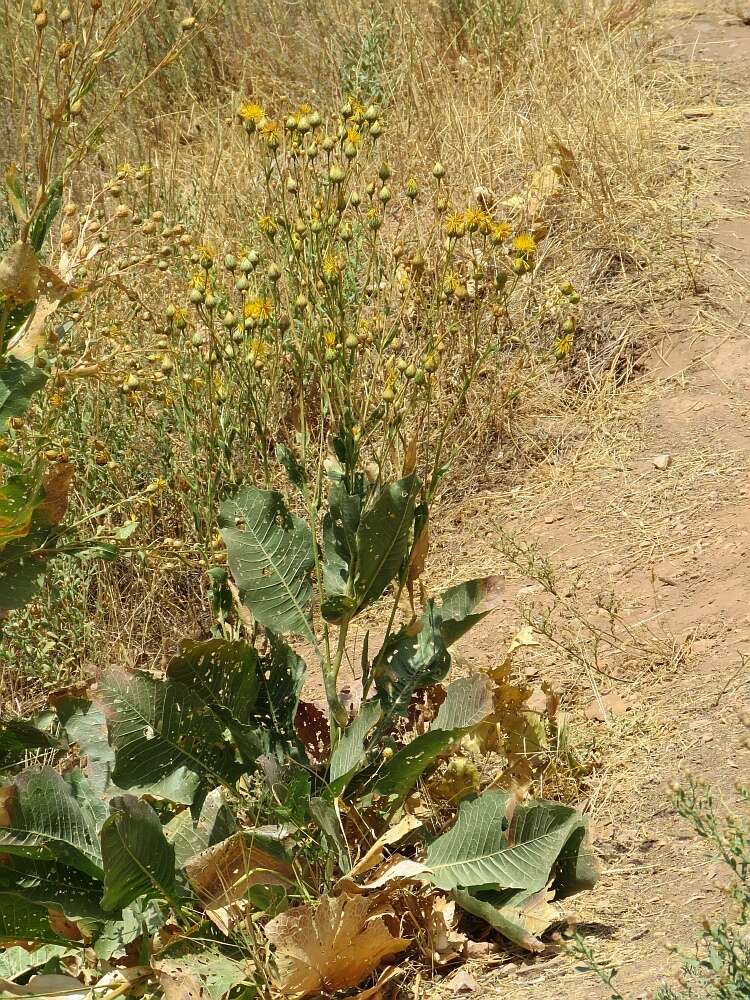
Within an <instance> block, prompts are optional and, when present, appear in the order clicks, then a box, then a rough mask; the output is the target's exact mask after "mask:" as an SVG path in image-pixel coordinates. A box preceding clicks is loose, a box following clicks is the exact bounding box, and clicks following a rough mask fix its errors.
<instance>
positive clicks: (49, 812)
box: [0, 767, 102, 878]
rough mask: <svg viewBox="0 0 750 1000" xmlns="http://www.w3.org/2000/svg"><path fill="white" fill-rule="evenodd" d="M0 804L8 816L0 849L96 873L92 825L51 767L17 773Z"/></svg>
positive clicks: (97, 858)
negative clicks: (8, 793) (5, 799)
mask: <svg viewBox="0 0 750 1000" xmlns="http://www.w3.org/2000/svg"><path fill="white" fill-rule="evenodd" d="M11 787H12V788H13V789H14V790H13V792H12V793H11V795H10V797H9V798H8V800H7V802H6V803H5V805H6V809H7V811H8V814H9V817H10V821H9V823H8V825H7V826H3V827H0V854H1V853H6V854H16V855H22V856H24V857H28V858H36V859H38V860H42V861H44V860H47V861H53V860H56V861H60V862H62V863H63V864H66V865H70V866H72V867H73V868H76V869H78V870H79V871H82V872H84V873H85V874H87V875H91V876H93V877H94V878H100V877H101V874H102V867H101V854H100V851H99V841H98V837H97V835H96V827H95V825H94V824H93V823H92V822H91V820H90V818H89V817H87V816H86V815H85V814H84V812H83V810H82V809H81V807H80V805H79V804H78V802H77V801H76V798H75V795H74V793H73V789H72V788H71V785H70V784H69V783H68V782H67V781H65V779H64V778H62V777H61V776H60V775H59V774H58V773H57V771H55V770H54V769H53V768H51V767H43V768H41V769H40V770H35V771H26V772H24V773H23V774H20V775H19V776H18V777H17V778H16V780H15V784H14V785H13V786H11Z"/></svg>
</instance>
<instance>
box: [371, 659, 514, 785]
mask: <svg viewBox="0 0 750 1000" xmlns="http://www.w3.org/2000/svg"><path fill="white" fill-rule="evenodd" d="M492 692H493V685H492V681H491V680H490V678H489V677H486V676H485V675H483V674H478V675H476V676H475V677H462V678H460V679H459V680H457V681H454V682H453V683H452V684H451V685H450V687H449V688H448V692H447V694H446V696H445V701H444V702H443V704H442V705H441V706H440V710H439V712H438V714H437V718H436V719H435V721H434V722H433V724H432V726H431V727H430V729H429V731H428V732H426V733H423V734H422V735H421V736H418V737H417V738H416V739H415V740H412V742H411V743H409V744H407V746H405V747H403V748H402V749H401V750H399V751H398V752H397V753H396V754H394V755H393V757H391V759H390V760H388V761H386V762H385V763H384V764H383V765H382V766H381V768H380V770H379V772H378V776H377V780H376V782H375V790H376V791H377V792H379V793H380V794H381V795H395V796H396V797H397V800H398V801H399V802H400V801H402V800H403V799H404V798H406V796H407V795H408V794H409V792H410V791H411V790H412V788H413V787H414V786H415V785H416V783H417V781H418V780H419V779H420V778H421V777H422V775H423V774H424V773H425V771H427V769H428V768H430V767H431V766H432V765H433V764H434V763H435V762H436V761H437V759H438V758H439V757H440V755H441V754H442V753H443V752H444V751H445V750H446V749H447V748H448V747H449V746H450V745H451V743H453V742H454V741H455V740H457V739H460V738H461V737H462V736H465V735H466V733H468V732H470V730H471V729H473V728H474V727H475V726H478V725H479V724H480V723H481V722H483V721H484V720H485V719H486V718H487V716H488V715H490V714H491V713H492V711H493V710H494V707H495V706H494V699H493V694H492Z"/></svg>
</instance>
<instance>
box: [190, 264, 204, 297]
mask: <svg viewBox="0 0 750 1000" xmlns="http://www.w3.org/2000/svg"><path fill="white" fill-rule="evenodd" d="M190 287H191V288H200V290H201V291H202V292H204V291H205V290H206V288H207V287H208V272H207V271H204V270H202V269H201V270H200V271H196V272H195V274H193V275H192V276H191V278H190Z"/></svg>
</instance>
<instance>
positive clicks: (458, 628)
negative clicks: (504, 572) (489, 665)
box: [373, 577, 496, 727]
mask: <svg viewBox="0 0 750 1000" xmlns="http://www.w3.org/2000/svg"><path fill="white" fill-rule="evenodd" d="M495 585H496V579H495V578H494V577H487V578H484V579H481V580H470V581H468V582H467V583H462V584H459V585H458V586H456V587H451V588H450V590H447V591H446V592H445V593H444V594H442V595H441V596H440V597H438V598H433V599H431V600H430V601H428V602H427V607H426V608H425V610H424V613H423V615H422V617H421V618H420V619H419V622H418V625H417V627H410V626H404V627H403V628H402V629H400V630H399V631H398V632H396V633H395V634H394V635H392V636H391V637H390V638H389V639H388V640H387V641H386V642H385V643H384V644H383V646H382V648H381V650H380V652H379V653H378V655H377V656H376V657H375V660H374V662H373V676H374V678H375V685H376V687H377V690H378V695H379V697H380V701H381V704H382V705H383V709H384V713H385V714H384V718H383V722H382V724H381V725H382V726H383V727H384V726H385V725H386V724H387V722H388V719H390V717H391V716H393V715H406V714H407V712H408V708H409V703H410V701H411V697H412V695H413V694H414V692H415V691H416V690H417V689H418V688H421V687H426V686H427V685H429V684H435V683H437V682H438V681H441V680H443V678H444V677H445V676H446V675H447V673H448V671H449V669H450V665H451V657H450V653H449V652H448V647H449V646H450V645H451V643H453V642H455V641H456V640H457V639H459V638H461V636H462V635H464V634H465V633H466V632H467V631H468V630H469V629H470V628H471V627H472V626H473V625H475V624H476V623H477V622H479V621H481V620H482V618H484V617H485V615H487V614H489V612H490V611H491V610H492V595H493V593H494V590H495Z"/></svg>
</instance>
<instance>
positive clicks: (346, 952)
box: [265, 894, 410, 998]
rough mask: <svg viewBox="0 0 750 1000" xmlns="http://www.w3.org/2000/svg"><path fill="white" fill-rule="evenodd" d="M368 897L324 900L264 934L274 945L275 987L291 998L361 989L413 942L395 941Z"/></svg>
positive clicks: (296, 910) (290, 913)
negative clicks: (389, 958) (359, 987)
mask: <svg viewBox="0 0 750 1000" xmlns="http://www.w3.org/2000/svg"><path fill="white" fill-rule="evenodd" d="M370 906H371V904H370V901H369V900H368V899H367V898H366V897H365V896H349V895H346V894H343V895H341V896H338V897H336V898H335V899H334V898H332V897H330V896H327V895H326V896H322V897H321V898H320V900H319V901H318V904H317V905H316V906H312V905H309V904H306V905H304V906H296V907H293V908H292V909H290V910H286V912H284V913H282V914H280V915H279V916H278V917H274V919H273V920H271V921H269V923H268V924H266V926H265V934H266V937H267V938H268V940H269V941H270V942H271V944H272V945H274V947H275V949H276V951H275V956H274V958H275V963H276V976H275V985H276V987H277V989H278V990H280V992H282V993H283V994H284V995H285V996H289V997H300V998H301V997H307V996H311V995H312V994H315V993H319V992H323V991H327V992H331V993H335V992H337V991H338V990H346V989H350V988H351V987H353V986H357V985H358V984H359V983H361V982H362V980H363V979H365V978H366V977H367V976H369V975H370V973H371V972H373V971H374V970H375V969H376V968H377V967H378V966H379V965H380V963H381V962H382V961H383V959H385V958H387V957H389V956H390V955H396V954H398V953H399V952H402V951H404V949H406V948H408V946H409V944H410V942H409V941H408V940H406V939H404V938H400V937H394V936H393V934H391V932H390V930H389V929H388V927H387V926H386V924H385V921H384V919H383V917H382V915H380V914H377V915H375V914H372V913H371V912H370Z"/></svg>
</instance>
